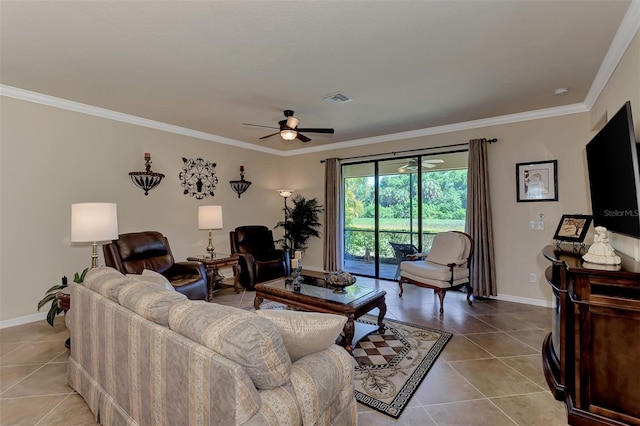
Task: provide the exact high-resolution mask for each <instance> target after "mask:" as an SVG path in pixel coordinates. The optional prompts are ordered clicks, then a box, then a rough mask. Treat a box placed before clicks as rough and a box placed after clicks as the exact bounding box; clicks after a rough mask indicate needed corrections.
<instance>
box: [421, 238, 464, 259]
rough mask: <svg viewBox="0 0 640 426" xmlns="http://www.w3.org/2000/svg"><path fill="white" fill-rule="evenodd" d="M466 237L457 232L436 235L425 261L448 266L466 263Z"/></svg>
mask: <svg viewBox="0 0 640 426" xmlns="http://www.w3.org/2000/svg"><path fill="white" fill-rule="evenodd" d="M465 240H466V237H465V236H464V235H462V234H459V233H457V232H440V233H438V234H436V236H435V237H434V240H433V245H432V246H431V247H432V248H431V251H430V252H429V255H428V256H427V259H426V261H427V262H431V263H438V264H440V265H448V264H450V263H456V264H458V265H459V264H461V263H463V262H465V261H466V258H465V250H466V247H467V244H466V241H465Z"/></svg>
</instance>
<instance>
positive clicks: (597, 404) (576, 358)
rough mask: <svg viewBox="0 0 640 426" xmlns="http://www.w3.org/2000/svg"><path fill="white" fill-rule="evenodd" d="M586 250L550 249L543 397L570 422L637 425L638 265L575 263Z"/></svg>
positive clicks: (639, 383)
mask: <svg viewBox="0 0 640 426" xmlns="http://www.w3.org/2000/svg"><path fill="white" fill-rule="evenodd" d="M587 249H588V247H583V248H582V249H580V248H576V249H574V248H573V246H572V245H571V244H566V245H565V244H562V245H561V246H555V245H550V246H546V247H545V248H544V250H543V255H544V257H545V258H547V259H548V260H550V261H551V263H552V264H551V266H549V268H547V270H546V271H545V275H546V279H547V282H548V283H549V285H551V288H552V289H553V293H554V296H555V299H556V302H557V307H556V309H555V311H554V321H553V329H552V332H551V333H549V335H548V336H547V337H546V339H545V340H544V343H543V345H542V363H543V370H544V373H545V377H546V379H547V383H548V385H549V388H550V389H551V392H552V393H553V394H554V396H555V398H556V399H558V400H564V401H565V403H566V405H567V412H568V423H569V424H571V425H629V424H630V425H640V263H639V262H637V261H634V260H633V259H632V258H630V257H628V256H625V255H622V254H620V253H618V254H619V255H620V257H621V259H622V264H621V265H617V266H610V265H594V264H589V263H586V262H584V261H583V260H582V255H583V254H585V253H586V252H587Z"/></svg>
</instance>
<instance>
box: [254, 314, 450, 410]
mask: <svg viewBox="0 0 640 426" xmlns="http://www.w3.org/2000/svg"><path fill="white" fill-rule="evenodd" d="M261 309H286V306H284V305H281V304H279V303H274V302H266V303H263V304H262V305H261ZM356 321H357V322H359V323H363V324H369V325H373V326H376V324H377V321H378V319H377V316H373V315H364V316H362V317H360V318H358V319H357V320H356ZM384 324H385V325H386V326H387V329H386V330H385V332H384V334H378V333H377V332H374V333H372V334H369V335H368V336H365V337H364V338H362V339H361V340H360V342H358V344H357V345H356V347H355V348H354V351H353V354H354V359H355V360H356V362H357V364H358V365H357V367H355V378H354V381H353V385H354V387H355V397H356V400H357V401H358V402H359V403H361V404H363V405H366V406H367V407H371V408H373V409H374V410H377V411H379V412H381V413H383V414H386V415H387V416H390V417H393V418H394V419H397V418H398V417H400V414H402V411H403V410H404V409H405V407H406V406H407V404H408V403H409V401H410V400H411V397H412V396H413V395H414V393H415V392H416V390H417V389H418V386H420V383H422V381H423V380H424V378H425V377H427V373H428V372H429V370H430V369H431V367H432V366H433V364H434V363H435V361H436V359H437V358H438V356H439V355H440V353H441V352H442V350H443V349H444V347H445V345H446V344H447V342H448V341H449V339H451V337H452V334H451V333H447V332H445V331H440V330H435V329H433V328H429V327H422V326H419V325H414V324H409V323H406V322H402V321H396V320H391V319H388V318H385V319H384ZM356 327H357V326H356ZM376 327H377V326H376Z"/></svg>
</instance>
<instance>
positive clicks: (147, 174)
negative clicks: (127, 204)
mask: <svg viewBox="0 0 640 426" xmlns="http://www.w3.org/2000/svg"><path fill="white" fill-rule="evenodd" d="M144 165H145V167H146V170H145V171H144V172H129V176H131V181H132V182H133V183H134V184H135V185H136V186H137V187H138V188H140V189H142V190H143V191H144V195H149V191H151V190H152V189H153V188H155V187H156V186H158V185H160V181H161V180H162V178H164V175H163V174H162V173H156V172H152V171H151V154H149V153H148V152H145V153H144Z"/></svg>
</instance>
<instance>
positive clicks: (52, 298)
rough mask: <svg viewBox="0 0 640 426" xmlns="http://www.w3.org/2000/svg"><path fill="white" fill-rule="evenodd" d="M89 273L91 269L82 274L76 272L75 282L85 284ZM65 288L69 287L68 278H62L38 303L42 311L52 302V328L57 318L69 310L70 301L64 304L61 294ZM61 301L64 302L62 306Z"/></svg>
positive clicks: (50, 317) (50, 323)
mask: <svg viewBox="0 0 640 426" xmlns="http://www.w3.org/2000/svg"><path fill="white" fill-rule="evenodd" d="M87 271H89V268H86V269H85V270H84V271H82V273H81V274H78V273H77V272H76V273H75V275H74V277H73V282H74V283H81V282H83V281H84V277H85V275H87ZM65 287H67V277H62V282H61V283H60V284H59V285H54V286H53V287H51V288H50V289H49V290H47V291H46V292H45V295H44V297H43V298H42V300H40V301H39V302H38V310H40V309H41V308H42V307H43V306H44V305H46V304H47V303H49V302H51V306H50V307H49V312H48V313H47V322H48V323H49V325H50V326H51V327H53V321H54V320H55V318H56V316H58V314H60V313H62V312H63V311H66V310H67V309H69V304H68V300H67V301H66V303H65V302H64V297H63V293H62V292H61V290H62V289H64V288H65ZM61 300H63V302H62V306H61Z"/></svg>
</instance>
